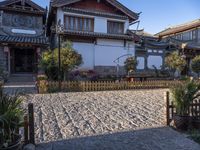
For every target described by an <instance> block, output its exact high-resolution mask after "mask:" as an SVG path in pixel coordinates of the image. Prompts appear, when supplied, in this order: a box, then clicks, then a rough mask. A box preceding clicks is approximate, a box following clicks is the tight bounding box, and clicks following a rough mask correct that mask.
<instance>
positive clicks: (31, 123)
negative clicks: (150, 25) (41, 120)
mask: <svg viewBox="0 0 200 150" xmlns="http://www.w3.org/2000/svg"><path fill="white" fill-rule="evenodd" d="M28 116H29V138H30V143H31V144H35V131H34V109H33V103H29V104H28Z"/></svg>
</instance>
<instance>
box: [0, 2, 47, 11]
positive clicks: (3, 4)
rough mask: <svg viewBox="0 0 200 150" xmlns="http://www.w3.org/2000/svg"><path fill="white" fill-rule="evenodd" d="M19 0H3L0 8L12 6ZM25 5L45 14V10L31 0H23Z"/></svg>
mask: <svg viewBox="0 0 200 150" xmlns="http://www.w3.org/2000/svg"><path fill="white" fill-rule="evenodd" d="M20 1H21V0H4V1H2V2H0V7H6V6H8V5H10V4H14V3H17V2H20ZM24 1H25V3H27V4H29V5H30V6H32V7H34V8H36V9H38V10H39V11H41V12H45V9H44V8H42V7H41V6H39V5H38V4H36V3H34V2H33V1H31V0H24Z"/></svg>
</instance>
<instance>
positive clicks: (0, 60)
mask: <svg viewBox="0 0 200 150" xmlns="http://www.w3.org/2000/svg"><path fill="white" fill-rule="evenodd" d="M8 54H9V49H8V48H6V49H5V47H3V46H1V47H0V68H2V69H3V70H4V71H9V66H8V64H9V62H8Z"/></svg>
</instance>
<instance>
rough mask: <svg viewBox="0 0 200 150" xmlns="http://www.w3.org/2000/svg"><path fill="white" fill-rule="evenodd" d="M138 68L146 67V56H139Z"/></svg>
mask: <svg viewBox="0 0 200 150" xmlns="http://www.w3.org/2000/svg"><path fill="white" fill-rule="evenodd" d="M137 62H138V65H137V69H144V68H145V59H144V57H137Z"/></svg>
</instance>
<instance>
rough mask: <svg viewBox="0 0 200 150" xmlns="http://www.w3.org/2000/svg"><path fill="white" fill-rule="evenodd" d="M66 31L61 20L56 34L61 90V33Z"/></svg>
mask: <svg viewBox="0 0 200 150" xmlns="http://www.w3.org/2000/svg"><path fill="white" fill-rule="evenodd" d="M63 31H64V27H63V26H62V25H61V20H59V21H58V24H57V25H56V34H57V35H58V81H59V90H60V91H61V82H62V79H61V34H62V33H63Z"/></svg>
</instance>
